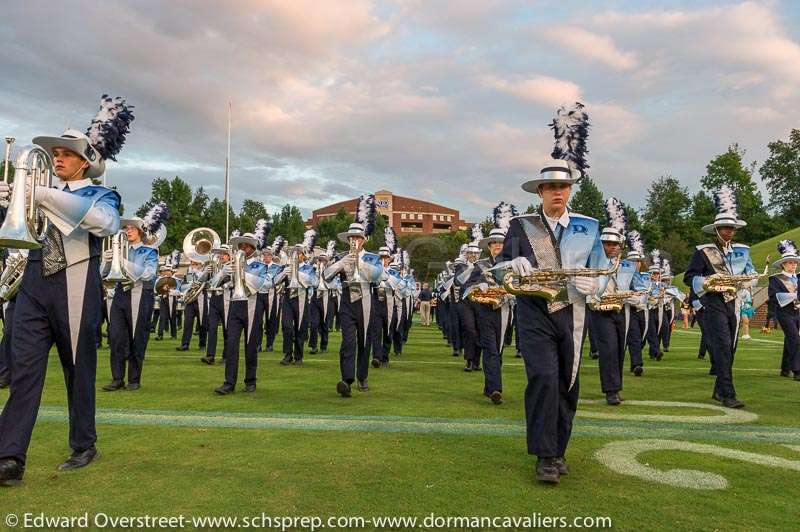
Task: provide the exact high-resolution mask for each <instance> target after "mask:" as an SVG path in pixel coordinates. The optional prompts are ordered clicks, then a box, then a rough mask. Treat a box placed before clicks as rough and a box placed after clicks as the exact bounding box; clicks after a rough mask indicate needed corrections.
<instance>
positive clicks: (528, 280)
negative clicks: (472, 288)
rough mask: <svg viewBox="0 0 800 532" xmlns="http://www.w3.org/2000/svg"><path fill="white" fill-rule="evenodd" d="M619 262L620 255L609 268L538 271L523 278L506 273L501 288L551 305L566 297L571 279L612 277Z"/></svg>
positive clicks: (620, 259) (620, 260)
mask: <svg viewBox="0 0 800 532" xmlns="http://www.w3.org/2000/svg"><path fill="white" fill-rule="evenodd" d="M621 262H622V257H621V254H620V255H617V260H616V261H614V264H613V265H612V266H611V267H610V268H564V269H558V270H557V269H538V270H536V271H534V272H533V273H531V274H530V275H526V276H524V277H520V276H519V275H517V274H515V273H513V272H508V273H506V274H505V276H504V277H503V287H504V288H505V289H506V292H508V293H509V294H513V295H515V296H536V297H541V298H543V299H545V300H547V302H548V303H552V302H554V301H556V300H561V299H562V297H564V296H565V295H566V288H567V281H568V280H570V279H572V278H573V277H601V276H604V275H613V274H614V273H616V271H617V270H618V269H619V265H620V263H621Z"/></svg>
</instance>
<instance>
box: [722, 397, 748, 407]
mask: <svg viewBox="0 0 800 532" xmlns="http://www.w3.org/2000/svg"><path fill="white" fill-rule="evenodd" d="M722 406H724V407H725V408H744V403H743V402H741V401H740V400H738V399H737V398H735V397H723V398H722Z"/></svg>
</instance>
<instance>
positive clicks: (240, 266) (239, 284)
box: [231, 249, 252, 301]
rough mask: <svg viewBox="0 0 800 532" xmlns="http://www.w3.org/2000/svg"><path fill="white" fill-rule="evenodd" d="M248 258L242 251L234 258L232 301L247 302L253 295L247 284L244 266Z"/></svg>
mask: <svg viewBox="0 0 800 532" xmlns="http://www.w3.org/2000/svg"><path fill="white" fill-rule="evenodd" d="M245 264H247V257H246V256H245V254H244V251H242V250H241V249H240V250H239V251H237V252H236V253H235V254H234V256H233V293H232V294H231V301H245V300H247V298H248V297H250V295H251V294H252V292H251V290H250V287H249V286H247V283H246V282H245V277H244V276H245V272H244V266H245Z"/></svg>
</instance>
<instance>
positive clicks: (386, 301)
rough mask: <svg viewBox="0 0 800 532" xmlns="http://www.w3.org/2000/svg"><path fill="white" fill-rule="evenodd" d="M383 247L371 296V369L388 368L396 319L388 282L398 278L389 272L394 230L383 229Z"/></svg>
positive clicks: (394, 245)
mask: <svg viewBox="0 0 800 532" xmlns="http://www.w3.org/2000/svg"><path fill="white" fill-rule="evenodd" d="M384 241H385V244H386V245H385V246H381V247H380V248H379V249H378V256H379V257H380V258H381V263H382V265H383V273H382V274H381V280H380V281H379V282H378V284H377V285H376V286H375V287H374V290H373V294H372V302H373V309H372V312H371V314H370V324H369V327H370V329H369V333H368V335H367V336H368V337H369V344H370V345H369V348H370V350H371V352H372V367H373V368H380V367H384V368H386V367H389V350H390V349H391V345H392V337H391V336H390V335H391V332H390V331H391V325H392V321H393V320H395V319H396V316H395V303H394V288H393V287H392V284H391V283H390V281H389V276H390V275H393V276H395V275H397V276H399V272H398V271H397V270H391V271H390V264H391V262H392V255H393V254H394V253H395V252H396V251H397V235H396V233H395V232H394V229H392V228H391V227H386V228H385V229H384Z"/></svg>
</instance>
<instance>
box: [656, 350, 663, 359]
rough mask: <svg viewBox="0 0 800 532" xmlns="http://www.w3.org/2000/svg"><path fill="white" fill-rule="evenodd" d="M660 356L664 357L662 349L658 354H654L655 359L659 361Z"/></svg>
mask: <svg viewBox="0 0 800 532" xmlns="http://www.w3.org/2000/svg"><path fill="white" fill-rule="evenodd" d="M662 358H664V352H663V351H659V352H658V354H657V355H656V360H657V361H659V362H661V359H662Z"/></svg>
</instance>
